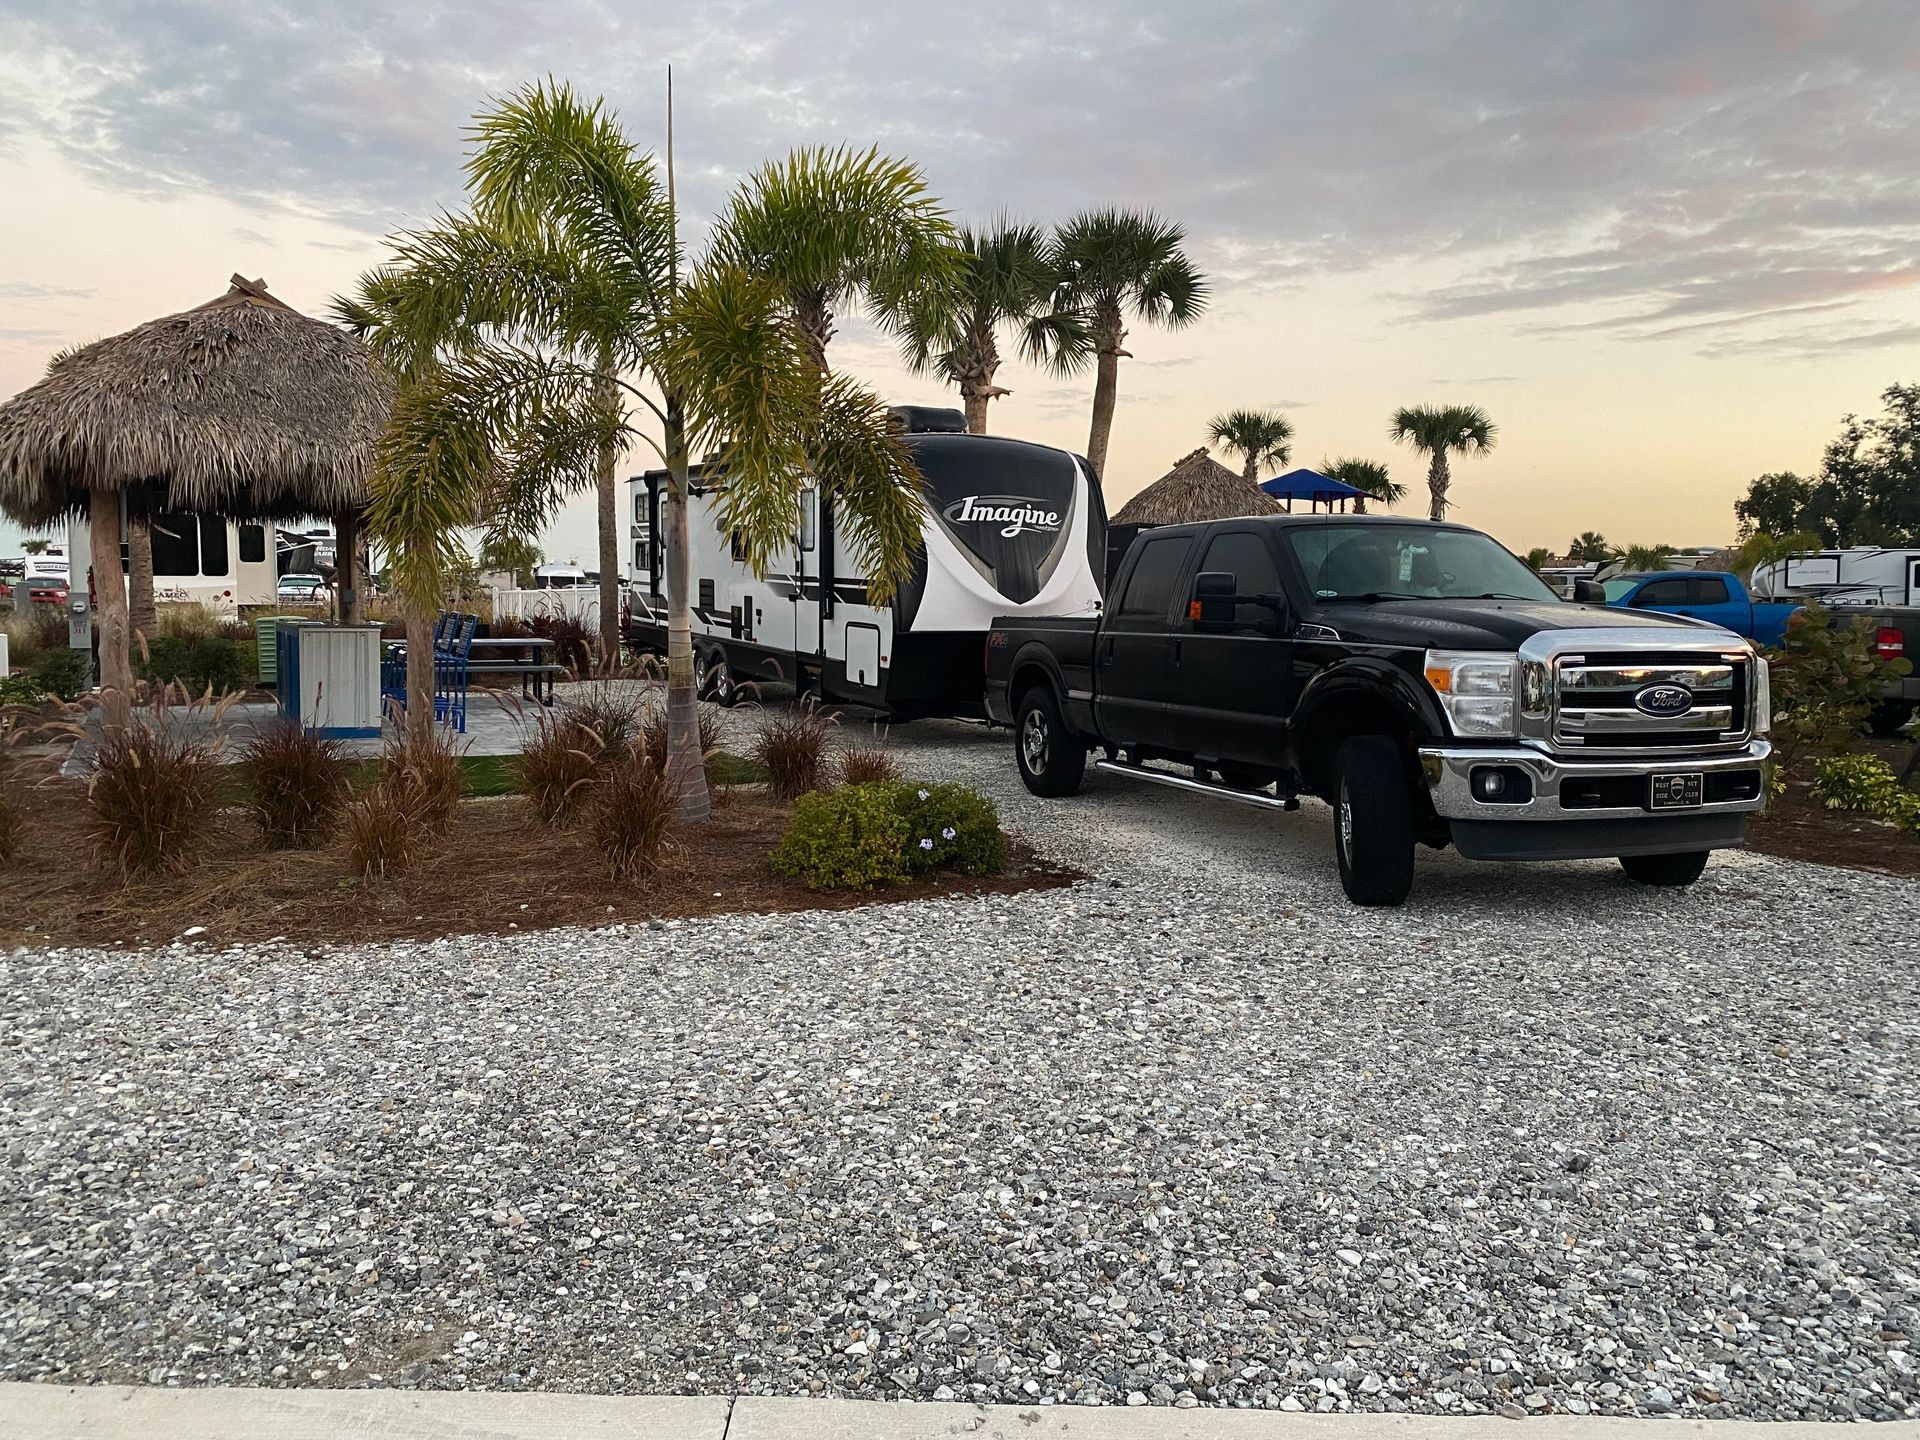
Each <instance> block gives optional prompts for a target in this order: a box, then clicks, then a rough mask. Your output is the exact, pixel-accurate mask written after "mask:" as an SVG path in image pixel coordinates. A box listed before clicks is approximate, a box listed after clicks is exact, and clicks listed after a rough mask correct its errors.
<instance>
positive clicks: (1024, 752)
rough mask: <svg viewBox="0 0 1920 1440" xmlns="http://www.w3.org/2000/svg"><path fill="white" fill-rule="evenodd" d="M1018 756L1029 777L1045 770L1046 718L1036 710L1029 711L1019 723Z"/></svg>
mask: <svg viewBox="0 0 1920 1440" xmlns="http://www.w3.org/2000/svg"><path fill="white" fill-rule="evenodd" d="M1020 756H1021V759H1022V760H1023V761H1025V763H1026V767H1027V773H1028V774H1029V775H1038V774H1040V773H1042V772H1043V771H1045V769H1046V768H1047V717H1046V716H1044V715H1042V714H1041V713H1040V712H1039V711H1038V710H1029V711H1028V712H1027V718H1026V719H1025V720H1023V721H1022V722H1021V723H1020Z"/></svg>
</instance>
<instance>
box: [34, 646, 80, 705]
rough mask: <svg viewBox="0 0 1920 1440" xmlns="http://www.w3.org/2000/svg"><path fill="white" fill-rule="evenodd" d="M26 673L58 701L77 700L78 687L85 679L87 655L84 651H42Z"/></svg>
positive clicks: (78, 695)
mask: <svg viewBox="0 0 1920 1440" xmlns="http://www.w3.org/2000/svg"><path fill="white" fill-rule="evenodd" d="M28 673H29V674H30V675H32V676H33V678H34V679H35V680H36V681H38V682H39V685H40V688H41V689H42V690H44V691H46V692H47V693H48V694H49V695H52V696H54V697H55V698H56V699H59V700H68V701H72V700H78V699H79V698H80V687H81V685H82V684H84V683H85V681H86V678H87V653H86V651H84V650H65V649H62V650H42V651H41V652H40V653H39V654H38V655H37V656H35V657H34V661H33V664H32V665H31V666H30V667H29V668H28Z"/></svg>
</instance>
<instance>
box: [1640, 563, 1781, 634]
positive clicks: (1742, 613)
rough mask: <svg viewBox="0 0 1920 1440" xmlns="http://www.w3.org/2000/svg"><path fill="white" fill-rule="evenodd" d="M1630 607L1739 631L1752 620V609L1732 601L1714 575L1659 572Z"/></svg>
mask: <svg viewBox="0 0 1920 1440" xmlns="http://www.w3.org/2000/svg"><path fill="white" fill-rule="evenodd" d="M1631 608H1632V609H1635V610H1658V611H1661V612H1662V613H1663V614H1667V615H1687V616H1691V617H1692V618H1693V619H1695V620H1705V621H1706V622H1707V623H1708V624H1709V625H1720V626H1724V627H1725V628H1726V629H1728V630H1732V631H1734V632H1736V633H1737V634H1741V635H1744V634H1746V633H1747V631H1748V630H1749V629H1751V628H1752V622H1753V611H1752V610H1751V609H1750V608H1749V607H1748V606H1746V605H1742V604H1737V603H1735V601H1734V599H1733V596H1732V594H1731V593H1730V592H1729V591H1728V589H1727V582H1726V581H1725V580H1723V579H1722V578H1721V577H1720V576H1718V575H1685V574H1679V575H1673V576H1664V575H1663V576H1661V577H1660V578H1659V579H1658V580H1649V581H1648V582H1647V583H1646V584H1645V585H1642V586H1641V587H1640V590H1639V593H1638V594H1636V595H1635V596H1634V597H1633V600H1632V603H1631Z"/></svg>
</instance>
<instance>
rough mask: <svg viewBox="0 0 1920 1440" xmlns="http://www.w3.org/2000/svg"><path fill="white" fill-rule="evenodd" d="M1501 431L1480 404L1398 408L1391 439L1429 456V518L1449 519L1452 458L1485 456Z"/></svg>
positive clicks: (1390, 427)
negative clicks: (1452, 456) (1450, 463)
mask: <svg viewBox="0 0 1920 1440" xmlns="http://www.w3.org/2000/svg"><path fill="white" fill-rule="evenodd" d="M1497 433H1498V432H1497V431H1496V429H1495V427H1494V423H1493V421H1492V420H1490V419H1488V418H1487V412H1486V411H1484V410H1482V409H1481V408H1480V407H1479V406H1478V405H1410V406H1405V407H1403V408H1401V409H1399V410H1396V411H1394V414H1393V423H1392V425H1391V426H1389V427H1388V429H1387V435H1388V436H1389V438H1391V439H1394V440H1398V441H1403V442H1405V443H1406V444H1408V445H1411V446H1412V447H1413V448H1414V449H1415V450H1416V451H1418V452H1421V453H1423V454H1425V455H1426V456H1428V457H1429V458H1428V461H1427V491H1428V493H1429V494H1430V495H1431V496H1432V505H1431V508H1430V509H1429V510H1428V518H1430V519H1433V520H1444V519H1446V518H1447V487H1448V485H1450V484H1451V483H1452V481H1453V474H1452V470H1451V469H1450V467H1449V465H1448V463H1447V462H1448V457H1449V456H1450V455H1452V454H1453V453H1454V452H1456V451H1458V452H1459V453H1460V454H1462V455H1484V454H1486V453H1487V452H1488V451H1489V450H1491V449H1493V441H1494V436H1495V435H1496V434H1497Z"/></svg>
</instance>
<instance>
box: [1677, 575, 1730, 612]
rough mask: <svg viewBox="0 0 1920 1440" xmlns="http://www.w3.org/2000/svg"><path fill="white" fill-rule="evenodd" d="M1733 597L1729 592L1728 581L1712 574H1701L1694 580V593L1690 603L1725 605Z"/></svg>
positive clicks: (1689, 600)
mask: <svg viewBox="0 0 1920 1440" xmlns="http://www.w3.org/2000/svg"><path fill="white" fill-rule="evenodd" d="M1731 598H1732V597H1731V596H1729V595H1728V594H1727V582H1726V581H1724V580H1720V579H1717V578H1715V577H1713V576H1711V575H1706V576H1701V577H1700V578H1699V579H1696V580H1695V581H1694V582H1693V594H1692V596H1691V597H1690V598H1689V599H1688V601H1687V603H1688V604H1689V605H1725V604H1726V603H1727V602H1728V600H1729V599H1731Z"/></svg>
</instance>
